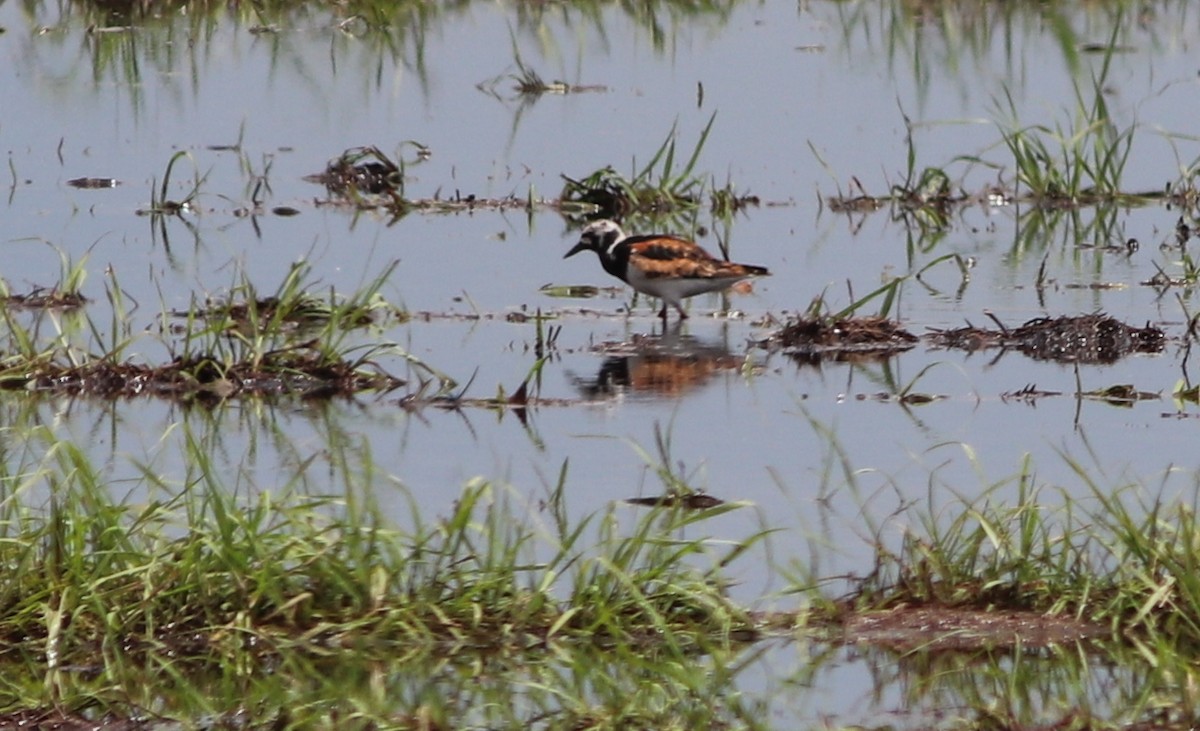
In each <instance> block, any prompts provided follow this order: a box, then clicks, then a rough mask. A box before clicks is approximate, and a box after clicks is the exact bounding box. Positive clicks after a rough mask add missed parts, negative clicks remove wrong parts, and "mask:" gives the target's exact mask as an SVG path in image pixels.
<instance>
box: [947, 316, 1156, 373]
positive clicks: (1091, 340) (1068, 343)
mask: <svg viewBox="0 0 1200 731" xmlns="http://www.w3.org/2000/svg"><path fill="white" fill-rule="evenodd" d="M993 319H994V318H993ZM994 321H995V323H996V325H997V326H998V328H999V329H996V330H989V329H987V328H979V327H975V326H973V325H971V324H970V323H968V324H967V326H966V327H960V328H955V329H952V330H934V331H933V333H932V334H931V335H930V336H928V337H929V339H930V340H931V341H932V342H933V343H934V344H935V345H938V346H941V347H945V348H957V349H961V350H983V349H986V348H1005V349H1008V348H1011V349H1016V350H1019V351H1020V352H1022V353H1024V354H1025V355H1028V356H1029V357H1031V358H1034V359H1036V360H1050V361H1055V362H1060V363H1113V362H1116V361H1117V360H1119V359H1121V358H1123V357H1125V356H1127V355H1130V354H1131V353H1159V352H1162V349H1163V346H1164V343H1165V341H1166V334H1165V333H1164V332H1163V331H1162V330H1161V329H1159V328H1157V327H1153V326H1152V325H1150V324H1149V323H1146V325H1145V326H1144V327H1134V326H1131V325H1127V324H1125V323H1123V322H1121V321H1120V320H1117V319H1115V318H1113V317H1109V316H1108V315H1105V314H1103V313H1093V314H1089V315H1078V316H1069V315H1063V316H1060V317H1053V318H1051V317H1038V318H1035V319H1033V320H1029V321H1028V322H1026V323H1025V324H1023V325H1021V326H1019V327H1016V328H1008V327H1005V325H1004V324H1003V323H1001V322H1000V321H999V320H995V319H994Z"/></svg>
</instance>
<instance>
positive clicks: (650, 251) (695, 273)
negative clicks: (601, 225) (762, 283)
mask: <svg viewBox="0 0 1200 731" xmlns="http://www.w3.org/2000/svg"><path fill="white" fill-rule="evenodd" d="M629 263H630V264H631V265H632V266H636V267H637V268H638V269H639V270H640V271H641V272H642V274H643V276H645V277H646V278H648V279H657V278H670V279H729V278H737V277H749V276H754V275H763V274H767V273H768V272H767V270H766V269H764V268H762V267H756V266H748V265H746V264H734V263H733V262H730V261H722V260H720V259H716V258H714V257H713V256H712V255H711V254H709V253H708V252H707V251H705V250H704V248H703V247H701V246H700V245H699V244H696V243H695V242H692V241H688V240H687V239H680V238H676V237H674V236H642V237H637V239H636V240H634V241H631V242H630V244H629Z"/></svg>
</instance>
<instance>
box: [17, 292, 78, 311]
mask: <svg viewBox="0 0 1200 731" xmlns="http://www.w3.org/2000/svg"><path fill="white" fill-rule="evenodd" d="M0 303H2V304H3V305H4V306H5V307H11V308H13V309H21V310H75V309H79V308H80V307H83V306H84V305H86V304H87V303H88V299H87V297H84V296H83V295H82V294H80V293H79V292H69V291H63V290H60V289H57V288H53V287H52V288H50V289H44V288H42V287H36V288H34V290H33V291H32V292H30V293H29V294H10V295H7V296H4V297H0Z"/></svg>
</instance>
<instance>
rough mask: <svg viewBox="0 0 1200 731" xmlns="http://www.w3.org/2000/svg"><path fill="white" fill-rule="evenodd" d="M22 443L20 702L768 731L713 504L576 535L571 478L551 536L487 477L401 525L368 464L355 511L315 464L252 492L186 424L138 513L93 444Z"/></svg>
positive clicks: (551, 507) (17, 471) (8, 598)
mask: <svg viewBox="0 0 1200 731" xmlns="http://www.w3.org/2000/svg"><path fill="white" fill-rule="evenodd" d="M25 437H26V441H25V442H24V443H25V444H27V445H28V448H27V449H26V450H24V451H23V452H21V453H20V454H22V455H23V458H22V459H20V460H17V461H15V462H14V461H12V460H13V457H14V454H11V453H6V454H5V457H6V459H5V461H4V462H3V463H2V464H0V469H3V474H0V491H2V493H3V494H2V495H0V565H3V566H4V567H5V569H6V570H5V571H4V572H3V573H2V574H0V636H3V637H5V638H6V642H7V643H8V647H9V652H8V653H6V655H5V658H2V659H0V662H2V663H4V665H5V676H6V678H8V682H7V683H6V685H5V688H4V689H3V690H0V707H2V708H4V709H9V710H10V711H11V710H13V709H23V710H24V712H26V714H27V715H28V714H29V713H35V712H41V711H44V710H45V709H48V708H56V709H62V710H64V711H67V712H69V714H75V715H78V716H79V717H81V718H89V719H92V720H95V719H96V718H100V717H102V716H104V715H105V714H116V715H117V716H118V717H122V718H134V717H137V716H139V715H140V714H141V713H143V712H144V711H148V710H150V709H153V712H154V714H155V715H156V716H158V717H160V718H175V719H176V720H184V721H188V720H189V719H194V718H196V717H205V718H215V719H230V718H233V717H235V716H236V715H237V714H246V713H249V714H250V718H251V720H252V721H253V722H254V723H255V724H263V725H266V724H269V723H276V724H283V725H289V726H290V725H300V726H304V725H308V724H312V723H318V722H321V719H325V720H326V721H331V722H332V721H333V720H336V719H338V718H342V719H343V721H344V719H346V718H359V719H363V720H364V722H365V721H368V720H369V721H370V722H372V723H380V722H383V723H387V724H389V725H394V724H396V723H397V722H398V721H397V720H398V719H408V720H407V721H400V725H402V726H404V725H407V724H409V723H418V722H420V719H426V720H427V721H428V722H429V723H436V724H441V725H438V726H433V727H462V726H463V725H464V724H465V725H478V724H480V723H482V724H483V725H486V726H489V727H495V726H497V725H500V726H505V727H512V724H519V725H522V726H527V725H529V724H530V723H536V722H539V721H540V722H546V720H547V719H551V720H552V721H553V723H554V724H555V725H556V727H563V728H567V727H570V728H578V727H582V726H585V725H595V724H600V725H606V726H609V727H625V728H628V727H639V728H679V729H683V728H695V727H711V726H712V725H713V724H721V725H723V724H726V723H730V722H731V721H732V720H734V719H739V723H743V724H745V723H751V721H750V717H743V715H742V714H743V713H744V711H743V710H742V709H741V708H740V706H739V705H738V704H737V703H729V702H727V701H724V700H721V699H720V692H721V688H722V686H724V685H726V684H728V683H729V682H730V680H731V678H732V677H733V675H735V674H736V670H735V669H733V667H732V666H730V668H729V669H727V670H722V671H720V672H714V670H715V669H716V668H720V667H723V666H724V664H725V663H727V662H732V657H733V656H734V655H735V654H736V653H737V652H738V651H739V649H740V646H739V645H738V642H737V639H736V630H738V629H739V628H746V627H749V626H751V625H752V621H751V619H750V618H749V616H748V614H747V613H746V612H745V611H744V610H742V609H739V608H738V607H737V606H736V605H735V604H734V603H732V602H731V601H730V600H729V599H728V598H727V597H725V596H724V593H723V589H722V587H723V586H724V584H725V582H724V581H722V580H720V578H719V573H720V572H721V570H722V568H721V567H722V566H723V565H724V563H723V562H722V561H721V557H717V556H714V555H713V552H712V550H711V547H710V546H709V543H708V540H707V538H704V537H694V536H693V535H692V534H700V533H702V532H703V530H704V528H703V523H704V520H705V519H706V517H711V516H712V515H714V514H715V513H708V514H705V513H704V512H690V513H686V514H685V513H684V512H683V511H679V510H654V511H650V512H649V513H647V514H645V515H644V516H643V517H641V518H640V519H638V520H636V521H635V523H634V524H633V525H632V527H628V526H625V522H626V521H625V520H624V519H623V516H622V515H619V514H618V512H617V508H616V507H614V508H610V509H609V510H608V511H607V512H605V513H603V514H600V515H597V516H591V517H587V518H584V519H582V520H578V521H576V520H571V519H568V517H567V509H566V506H565V504H564V503H565V492H566V491H565V480H566V468H565V466H564V469H563V472H562V475H561V478H560V482H559V484H558V486H557V487H556V488H555V489H554V490H553V491H552V493H551V494H550V495H549V496H548V498H547V500H546V501H545V504H544V507H543V510H544V511H546V515H547V516H548V527H546V528H544V529H539V528H538V527H537V526H536V523H535V522H531V521H530V520H529V518H530V517H536V516H537V515H538V513H537V511H536V510H531V509H529V508H526V507H524V506H521V505H518V504H517V502H516V500H515V499H514V497H513V495H512V493H511V492H510V491H508V490H506V489H505V488H502V487H500V486H497V485H495V484H493V483H490V482H486V481H483V480H475V481H472V482H470V483H469V484H468V485H466V486H465V487H464V488H463V490H462V492H461V493H460V495H459V496H458V499H457V500H456V501H455V502H454V504H453V506H452V507H451V509H450V510H449V511H448V513H447V514H445V515H444V516H442V517H439V518H437V519H434V520H428V521H427V520H426V519H425V518H424V517H423V516H421V515H420V513H419V512H418V511H416V510H415V509H414V511H413V514H412V516H411V525H410V526H409V527H407V528H401V527H396V526H393V525H390V524H389V523H388V521H386V520H385V519H384V518H383V517H382V516H381V514H380V513H379V512H378V510H377V508H376V507H375V504H374V502H373V500H372V499H371V497H370V495H372V494H373V492H374V491H376V490H378V489H379V488H380V484H379V483H378V481H377V476H376V475H375V474H374V472H373V470H372V469H371V468H370V466H369V461H368V460H365V459H364V460H362V461H357V460H358V458H359V455H356V454H354V453H353V452H352V450H346V451H337V450H335V452H334V453H333V454H332V455H331V459H332V460H333V470H334V471H335V472H337V473H339V474H343V475H346V476H347V477H348V478H350V481H351V482H352V483H353V484H352V485H350V486H348V487H347V492H346V493H345V494H343V495H341V496H337V497H334V496H328V495H319V494H314V493H312V492H310V491H309V488H308V487H307V483H308V476H307V474H306V471H307V470H309V468H310V464H311V462H306V463H305V464H304V465H303V466H301V467H300V468H299V470H298V471H297V472H296V473H294V474H292V475H290V476H286V475H285V476H282V479H281V480H280V482H279V483H278V484H276V485H273V486H270V489H263V490H261V491H258V490H250V491H248V492H242V491H240V490H233V489H231V488H230V487H229V486H228V485H226V484H224V483H223V482H222V481H221V479H220V477H219V474H220V470H219V469H218V468H217V466H216V465H215V464H214V463H213V462H212V460H211V457H210V455H211V454H212V453H213V451H214V445H212V444H209V443H208V439H207V438H203V437H202V438H197V437H195V436H193V435H192V434H191V433H190V431H187V430H186V428H185V445H184V448H185V451H186V462H185V467H184V472H183V474H181V475H179V476H178V478H168V477H166V476H164V475H162V474H160V473H159V472H158V471H157V470H156V469H155V468H154V466H153V465H152V464H145V465H143V466H142V467H141V474H142V484H141V485H140V486H139V487H140V489H139V490H138V491H137V492H138V493H139V494H143V495H147V496H149V499H148V501H146V502H144V503H132V502H123V501H121V500H118V499H114V498H113V497H112V492H113V489H114V487H115V486H114V485H112V484H109V483H108V482H107V481H106V479H105V477H104V471H103V470H101V469H98V468H97V467H96V466H94V465H92V464H90V463H89V462H88V459H87V457H86V456H85V455H84V454H83V453H82V451H81V450H79V448H78V447H76V446H75V445H73V444H71V443H69V442H63V441H60V440H58V439H57V438H56V437H55V436H54V435H53V434H52V433H51V432H50V430H49V429H46V428H36V429H34V430H33V431H32V432H30V433H29V434H27V435H25ZM317 471H318V472H320V473H321V474H322V475H323V476H324V475H327V473H328V468H326V467H318V468H317ZM127 488H128V486H127V485H126V486H123V487H122V489H121V491H122V492H123V493H124V492H126V489H127ZM40 495H48V496H49V502H48V503H45V504H42V505H41V506H39V505H38V503H39V502H40V501H41V500H42V498H39V497H35V496H40ZM625 510H628V508H625ZM530 513H531V514H532V515H531V514H530ZM685 529H686V531H685ZM753 540H754V539H750V543H753ZM724 558H725V559H731V558H732V556H731V555H726V556H725V557H724ZM349 650H352V652H348V651H349ZM380 663H386V666H387V667H390V668H393V670H389V671H387V673H386V675H387V680H386V681H383V682H384V683H385V684H386V685H387V686H388V687H389V689H390V690H389V693H387V694H383V695H379V694H378V693H375V694H372V693H371V692H370V689H371V688H375V689H376V690H378V687H379V686H378V684H379V682H380V679H378V678H376V679H374V680H372V676H373V675H374V674H375V673H374V671H372V670H371V668H372V667H378V666H379V665H380ZM619 665H624V666H625V667H623V668H618V667H617V666H619ZM331 668H337V672H336V673H334V674H333V675H330V669H331ZM80 669H85V670H86V672H81V671H80ZM47 672H50V673H53V674H55V677H56V678H57V680H56V682H54V683H42V682H41V680H42V679H44V678H45V677H46V673H47ZM463 673H466V675H465V676H464V675H463ZM98 676H99V677H102V678H103V682H101V683H93V682H91V678H94V677H98ZM648 676H652V677H656V678H657V680H656V684H655V688H654V692H653V693H646V694H644V696H645V697H641V696H642V695H643V694H640V693H637V692H635V691H636V690H637V688H638V687H640V685H641V684H642V683H644V682H645V678H646V677H648ZM334 677H336V678H337V679H338V682H337V683H330V682H329V680H330V679H332V678H334ZM463 677H469V678H474V679H473V680H470V682H469V683H467V684H466V685H465V686H464V685H462V684H461V682H462V678H463ZM289 679H290V680H289ZM356 679H357V680H356ZM297 683H298V684H297ZM335 686H336V687H335ZM422 687H424V688H426V689H432V688H438V687H441V688H443V690H445V691H446V692H435V693H432V694H430V693H429V692H425V691H422V690H421V688H422ZM451 688H454V689H455V690H450V689H451ZM281 691H282V692H281ZM514 695H519V696H523V697H524V698H525V699H526V700H525V701H524V702H521V703H514V702H513V697H514ZM297 696H298V697H297ZM481 698H489V699H491V702H489V703H487V704H484V705H480V704H479V701H480V699H481ZM301 699H302V700H303V702H299V701H300V700H301ZM502 700H503V701H504V702H501V701H502ZM688 724H699V726H695V725H691V726H689V725H688ZM751 725H752V724H751Z"/></svg>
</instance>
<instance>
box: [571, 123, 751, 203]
mask: <svg viewBox="0 0 1200 731" xmlns="http://www.w3.org/2000/svg"><path fill="white" fill-rule="evenodd" d="M715 121H716V114H715V113H714V114H713V116H711V117H709V120H708V123H707V124H706V125H705V126H704V129H703V130H702V131H701V133H700V138H699V140H697V142H696V146H695V147H694V148H692V151H691V154H690V155H689V156H688V158H687V160H686V161H685V162H684V163H683V165H682V166H677V161H676V138H677V134H676V129H675V127H674V126H672V127H671V131H670V132H669V133H667V137H666V139H665V140H663V143H662V144H661V145H659V148H658V150H657V151H656V152H655V153H654V155H652V156H651V158H650V161H649V162H648V163H646V164H645V165H644V166H642V167H641V168H638V167H637V165H636V162H635V164H634V172H633V176H632V177H629V178H627V177H625V176H623V175H621V174H620V173H618V172H617V171H616V170H615V169H613V168H612V167H611V166H609V167H604V168H601V169H600V170H596V171H595V172H593V173H591V174H590V175H588V176H587V177H584V178H582V179H579V180H575V179H573V178H569V177H567V176H566V175H564V176H563V179H564V180H565V181H566V184H565V185H564V186H563V190H562V194H561V196H560V199H561V205H562V206H564V207H565V209H566V210H571V211H580V212H584V213H586V215H588V217H605V218H614V219H618V220H629V219H630V218H636V217H642V218H643V219H646V220H647V221H657V222H661V221H663V220H664V219H675V218H678V217H686V216H688V215H691V214H693V213H695V212H696V211H697V210H699V208H700V207H701V206H702V205H704V204H705V201H706V199H707V201H708V206H709V207H710V208H711V209H712V210H713V211H714V212H715V213H716V214H717V215H718V216H725V215H729V214H730V213H732V212H734V211H736V210H738V209H740V208H741V207H742V206H745V205H753V204H754V203H756V202H757V199H756V198H755V197H754V196H751V195H738V194H737V193H736V192H735V191H734V188H733V186H732V184H729V183H727V184H726V185H725V187H724V188H722V189H720V190H715V189H714V188H715V186H710V184H709V183H707V182H706V178H705V176H703V175H700V174H698V173H696V163H697V162H698V160H699V158H700V153H701V151H702V150H703V149H704V143H705V142H706V141H707V140H708V135H709V133H711V132H712V127H713V123H714V122H715Z"/></svg>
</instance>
